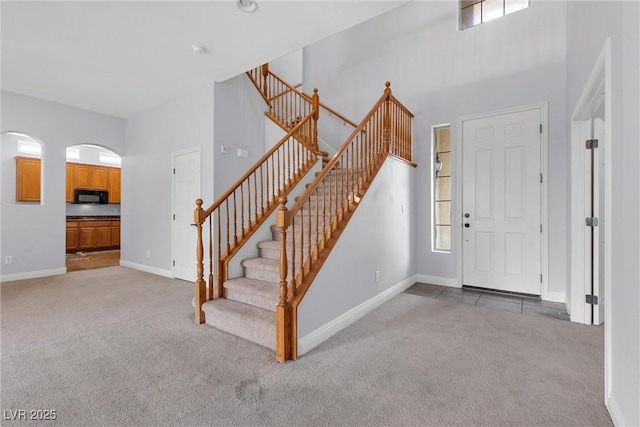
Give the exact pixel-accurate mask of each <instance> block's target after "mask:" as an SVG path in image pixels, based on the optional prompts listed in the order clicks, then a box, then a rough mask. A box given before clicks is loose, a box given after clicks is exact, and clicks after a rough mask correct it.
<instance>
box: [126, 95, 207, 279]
mask: <svg viewBox="0 0 640 427" xmlns="http://www.w3.org/2000/svg"><path fill="white" fill-rule="evenodd" d="M126 132H127V142H126V156H124V157H123V158H122V208H121V211H122V219H121V221H122V226H121V227H122V228H121V230H122V238H121V240H122V248H121V255H120V257H121V259H122V260H123V261H126V262H130V263H136V264H139V265H143V266H146V267H150V268H152V269H158V270H161V271H163V272H165V273H170V272H171V270H172V265H171V264H172V257H171V253H172V247H171V245H172V243H171V241H172V234H171V233H172V231H171V222H172V210H173V207H172V201H171V186H172V153H174V152H176V151H180V150H185V149H188V148H193V147H200V148H201V155H202V159H201V162H202V177H201V178H202V187H201V189H202V199H203V200H205V204H206V203H207V202H206V201H207V200H209V201H210V200H212V199H213V162H214V155H213V137H214V86H213V84H211V85H207V86H204V87H201V88H198V89H196V90H193V91H191V92H188V93H185V94H183V95H181V96H179V97H177V98H175V99H172V100H170V101H167V102H165V103H164V104H161V105H159V106H157V107H154V108H152V109H150V110H148V111H145V112H143V113H140V114H138V115H136V116H134V117H131V118H129V119H127V122H126ZM195 206H196V205H195V200H194V204H193V207H194V209H195ZM147 251H149V256H147V253H148V252H147Z"/></svg>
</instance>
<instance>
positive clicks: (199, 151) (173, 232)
mask: <svg viewBox="0 0 640 427" xmlns="http://www.w3.org/2000/svg"><path fill="white" fill-rule="evenodd" d="M190 153H197V154H198V163H199V166H200V167H199V169H200V170H199V175H200V176H199V177H198V186H199V187H200V193H202V148H201V147H200V146H196V147H191V148H187V149H184V150H180V151H174V152H173V153H171V167H172V169H174V170H175V167H176V157H178V156H182V155H185V154H190ZM175 201H176V189H175V174H173V173H172V174H171V215H172V216H173V215H174V212H173V207H174V206H175ZM195 208H196V204H195V200H194V201H193V209H194V210H195ZM175 240H176V222H175V221H174V220H171V259H172V260H175V259H176V241H175ZM193 250H194V252H195V250H196V248H193ZM194 268H195V265H194ZM171 275H172V276H173V277H174V278H175V277H176V266H175V265H174V263H173V261H172V262H171Z"/></svg>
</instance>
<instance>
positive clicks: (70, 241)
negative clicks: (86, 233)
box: [67, 221, 78, 253]
mask: <svg viewBox="0 0 640 427" xmlns="http://www.w3.org/2000/svg"><path fill="white" fill-rule="evenodd" d="M77 250H78V223H77V222H75V221H73V222H71V221H67V253H71V252H76V251H77Z"/></svg>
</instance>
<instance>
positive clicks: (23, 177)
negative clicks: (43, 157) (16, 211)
mask: <svg viewBox="0 0 640 427" xmlns="http://www.w3.org/2000/svg"><path fill="white" fill-rule="evenodd" d="M39 201H40V159H34V158H32V157H16V202H39Z"/></svg>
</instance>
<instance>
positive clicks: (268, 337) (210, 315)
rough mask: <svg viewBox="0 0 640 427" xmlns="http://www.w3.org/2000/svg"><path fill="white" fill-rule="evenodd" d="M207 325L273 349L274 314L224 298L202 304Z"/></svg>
mask: <svg viewBox="0 0 640 427" xmlns="http://www.w3.org/2000/svg"><path fill="white" fill-rule="evenodd" d="M202 310H203V311H204V313H205V320H206V323H207V324H208V325H211V326H213V327H215V328H218V329H220V330H222V331H225V332H228V333H230V334H233V335H237V336H239V337H241V338H244V339H246V340H249V341H252V342H255V343H256V344H260V345H262V346H264V347H267V348H270V349H272V350H275V345H276V327H275V324H276V323H275V320H276V317H275V314H274V313H273V312H272V311H268V310H264V309H262V308H258V307H253V306H251V305H247V304H243V303H240V302H236V301H231V300H228V299H226V298H220V299H215V300H212V301H207V302H205V303H204V304H203V305H202Z"/></svg>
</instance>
